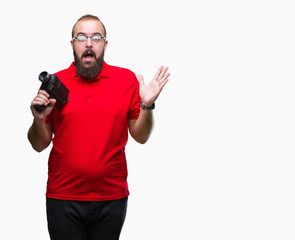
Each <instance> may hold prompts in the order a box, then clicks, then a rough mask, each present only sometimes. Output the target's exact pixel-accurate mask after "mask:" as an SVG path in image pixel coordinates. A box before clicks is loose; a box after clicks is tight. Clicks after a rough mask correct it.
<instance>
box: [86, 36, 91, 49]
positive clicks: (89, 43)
mask: <svg viewBox="0 0 295 240" xmlns="http://www.w3.org/2000/svg"><path fill="white" fill-rule="evenodd" d="M86 46H87V47H92V40H91V38H90V37H88V38H87V40H86Z"/></svg>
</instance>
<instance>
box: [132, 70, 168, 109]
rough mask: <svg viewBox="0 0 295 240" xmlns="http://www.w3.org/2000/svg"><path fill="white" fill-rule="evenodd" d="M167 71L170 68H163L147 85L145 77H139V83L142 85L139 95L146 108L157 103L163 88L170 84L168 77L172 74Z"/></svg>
mask: <svg viewBox="0 0 295 240" xmlns="http://www.w3.org/2000/svg"><path fill="white" fill-rule="evenodd" d="M167 70H168V67H164V66H161V67H160V68H159V69H158V71H157V73H156V74H155V76H154V78H153V80H152V81H151V82H150V83H149V84H147V85H146V84H145V83H144V79H143V76H142V75H139V76H138V81H139V85H140V88H139V94H140V97H141V101H142V102H143V104H145V105H146V106H151V105H152V104H153V103H154V102H155V101H156V99H157V98H158V96H159V94H160V93H161V91H162V89H163V87H164V86H165V85H166V83H167V82H168V77H169V76H170V73H167Z"/></svg>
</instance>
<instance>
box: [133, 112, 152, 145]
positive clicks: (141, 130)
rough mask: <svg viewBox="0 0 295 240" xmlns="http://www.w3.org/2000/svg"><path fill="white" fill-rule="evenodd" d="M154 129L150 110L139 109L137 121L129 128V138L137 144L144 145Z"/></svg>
mask: <svg viewBox="0 0 295 240" xmlns="http://www.w3.org/2000/svg"><path fill="white" fill-rule="evenodd" d="M153 127H154V116H153V111H152V110H145V109H141V110H140V114H139V117H138V119H137V120H136V121H135V122H134V124H133V126H132V127H131V128H130V134H131V136H132V137H133V138H134V139H135V140H136V141H137V142H139V143H141V144H144V143H146V142H147V140H148V139H149V137H150V135H151V133H152V130H153Z"/></svg>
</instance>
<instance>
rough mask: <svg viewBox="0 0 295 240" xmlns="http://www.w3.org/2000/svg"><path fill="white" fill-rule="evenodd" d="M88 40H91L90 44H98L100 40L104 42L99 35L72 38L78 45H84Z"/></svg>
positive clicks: (102, 37)
mask: <svg viewBox="0 0 295 240" xmlns="http://www.w3.org/2000/svg"><path fill="white" fill-rule="evenodd" d="M88 38H90V39H91V42H92V43H99V42H100V40H101V39H104V40H105V37H104V36H101V35H99V34H96V35H93V36H86V35H77V36H75V37H73V40H75V39H76V40H77V42H78V43H81V44H84V43H86V42H87V40H88Z"/></svg>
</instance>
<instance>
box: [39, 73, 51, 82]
mask: <svg viewBox="0 0 295 240" xmlns="http://www.w3.org/2000/svg"><path fill="white" fill-rule="evenodd" d="M50 78H51V77H50V74H49V73H48V72H45V71H44V72H41V73H40V75H39V80H40V81H41V82H42V83H47V82H48V81H49V80H50Z"/></svg>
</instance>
